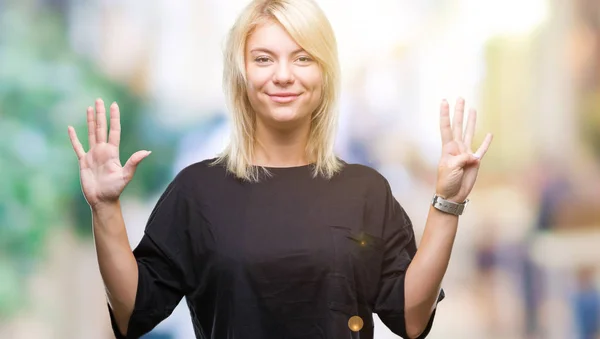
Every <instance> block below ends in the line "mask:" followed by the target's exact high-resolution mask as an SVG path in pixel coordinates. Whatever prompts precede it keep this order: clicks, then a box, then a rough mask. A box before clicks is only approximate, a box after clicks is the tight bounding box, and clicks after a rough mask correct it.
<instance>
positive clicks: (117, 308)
mask: <svg viewBox="0 0 600 339" xmlns="http://www.w3.org/2000/svg"><path fill="white" fill-rule="evenodd" d="M92 219H93V230H94V241H95V244H96V254H97V257H98V265H99V267H100V274H101V276H102V280H103V281H104V286H105V289H106V294H107V297H108V303H109V304H110V307H111V309H112V310H113V313H114V316H115V320H116V322H117V325H118V327H119V330H120V331H121V333H124V334H125V333H127V325H128V322H129V318H130V316H131V312H132V311H133V307H134V304H135V297H136V292H137V285H138V268H137V262H136V260H135V257H134V256H133V253H132V251H131V246H130V245H129V239H128V237H127V231H126V229H125V222H124V220H123V214H122V212H121V206H120V203H119V202H118V201H117V202H116V203H114V204H105V205H101V206H96V207H94V208H93V209H92Z"/></svg>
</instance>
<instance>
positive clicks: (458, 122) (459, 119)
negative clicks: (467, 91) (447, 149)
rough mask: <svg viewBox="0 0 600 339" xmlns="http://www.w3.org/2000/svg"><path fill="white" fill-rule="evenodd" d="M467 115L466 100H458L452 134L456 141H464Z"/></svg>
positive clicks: (453, 118) (455, 106)
mask: <svg viewBox="0 0 600 339" xmlns="http://www.w3.org/2000/svg"><path fill="white" fill-rule="evenodd" d="M464 114H465V100H464V99H463V98H458V99H457V100H456V105H454V116H453V117H452V133H453V136H454V140H456V141H462V130H463V116H464Z"/></svg>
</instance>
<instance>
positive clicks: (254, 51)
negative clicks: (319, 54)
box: [250, 47, 306, 55]
mask: <svg viewBox="0 0 600 339" xmlns="http://www.w3.org/2000/svg"><path fill="white" fill-rule="evenodd" d="M256 52H263V53H268V54H271V55H274V54H276V53H274V52H273V51H271V50H270V49H268V48H264V47H259V48H253V49H251V50H250V53H256ZM300 52H306V51H305V50H304V48H298V49H297V50H295V51H293V52H292V54H298V53H300Z"/></svg>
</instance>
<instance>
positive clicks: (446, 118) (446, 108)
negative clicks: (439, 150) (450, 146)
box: [440, 99, 452, 144]
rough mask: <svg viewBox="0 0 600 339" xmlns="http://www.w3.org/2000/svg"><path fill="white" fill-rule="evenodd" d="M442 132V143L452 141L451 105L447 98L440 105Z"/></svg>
mask: <svg viewBox="0 0 600 339" xmlns="http://www.w3.org/2000/svg"><path fill="white" fill-rule="evenodd" d="M440 134H441V135H442V144H447V143H449V142H450V141H452V127H451V126H450V105H448V101H446V100H445V99H444V100H442V104H441V106H440Z"/></svg>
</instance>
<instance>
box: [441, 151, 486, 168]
mask: <svg viewBox="0 0 600 339" xmlns="http://www.w3.org/2000/svg"><path fill="white" fill-rule="evenodd" d="M477 161H479V159H478V158H476V157H475V156H473V154H469V153H461V154H459V155H455V156H453V157H452V158H451V160H450V161H449V163H448V165H449V167H450V168H464V167H465V166H468V165H470V164H472V163H476V162H477Z"/></svg>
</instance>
